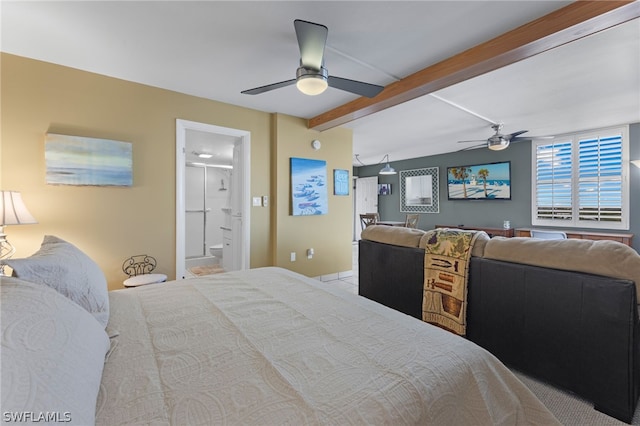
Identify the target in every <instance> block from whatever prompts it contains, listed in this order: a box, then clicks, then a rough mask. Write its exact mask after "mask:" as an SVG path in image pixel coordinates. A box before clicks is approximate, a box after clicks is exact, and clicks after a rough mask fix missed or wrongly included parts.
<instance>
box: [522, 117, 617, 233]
mask: <svg viewBox="0 0 640 426" xmlns="http://www.w3.org/2000/svg"><path fill="white" fill-rule="evenodd" d="M628 144H629V142H628V128H627V127H623V128H610V129H601V130H596V131H590V132H584V133H580V134H574V135H566V136H562V137H558V138H556V139H555V140H554V141H553V142H546V141H539V142H534V143H532V147H533V149H532V154H533V173H534V176H533V182H532V218H531V222H532V224H533V225H548V226H562V227H578V228H610V229H628V227H629V212H628V208H629V184H628V179H627V177H626V175H625V174H626V173H628V170H627V167H625V166H626V162H627V160H626V153H625V151H626V150H627V149H628Z"/></svg>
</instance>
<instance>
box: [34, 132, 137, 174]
mask: <svg viewBox="0 0 640 426" xmlns="http://www.w3.org/2000/svg"><path fill="white" fill-rule="evenodd" d="M44 152H45V164H46V183H47V184H50V185H79V186H131V185H132V184H133V160H132V144H131V143H129V142H120V141H114V140H108V139H96V138H87V137H82V136H67V135H58V134H53V133H48V134H47V136H46V140H45V148H44Z"/></svg>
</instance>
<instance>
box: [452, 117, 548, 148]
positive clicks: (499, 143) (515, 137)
mask: <svg viewBox="0 0 640 426" xmlns="http://www.w3.org/2000/svg"><path fill="white" fill-rule="evenodd" d="M502 126H503V125H502V123H497V124H492V125H491V128H492V129H493V130H494V131H495V132H496V133H495V134H494V135H493V136H491V137H490V138H489V139H486V140H482V139H477V140H470V141H458V143H471V142H483V143H482V144H479V145H474V146H469V147H467V148H463V149H461V150H460V151H466V150H469V149H475V148H480V147H484V146H486V147H487V148H489V149H490V150H492V151H501V150H503V149H506V148H508V147H509V145H510V144H511V143H512V142H520V141H530V140H532V139H553V136H520V135H521V134H523V133H527V132H528V130H520V131H517V132H513V133H510V134H507V135H504V134H502V133H500V130H502Z"/></svg>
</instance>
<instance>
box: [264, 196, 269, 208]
mask: <svg viewBox="0 0 640 426" xmlns="http://www.w3.org/2000/svg"><path fill="white" fill-rule="evenodd" d="M268 205H269V196H268V195H263V196H262V207H267V206H268Z"/></svg>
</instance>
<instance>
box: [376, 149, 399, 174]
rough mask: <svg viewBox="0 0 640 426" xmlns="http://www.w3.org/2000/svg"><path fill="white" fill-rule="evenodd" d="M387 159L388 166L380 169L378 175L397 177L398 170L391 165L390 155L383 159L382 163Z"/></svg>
mask: <svg viewBox="0 0 640 426" xmlns="http://www.w3.org/2000/svg"><path fill="white" fill-rule="evenodd" d="M385 158H386V159H387V165H386V166H384V167H383V168H382V169H380V171H379V172H378V174H380V175H395V174H396V173H397V172H396V169H394V168H393V167H391V165H390V164H389V154H386V155H385V156H384V157H382V161H381V163H383V162H384V159H385Z"/></svg>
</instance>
